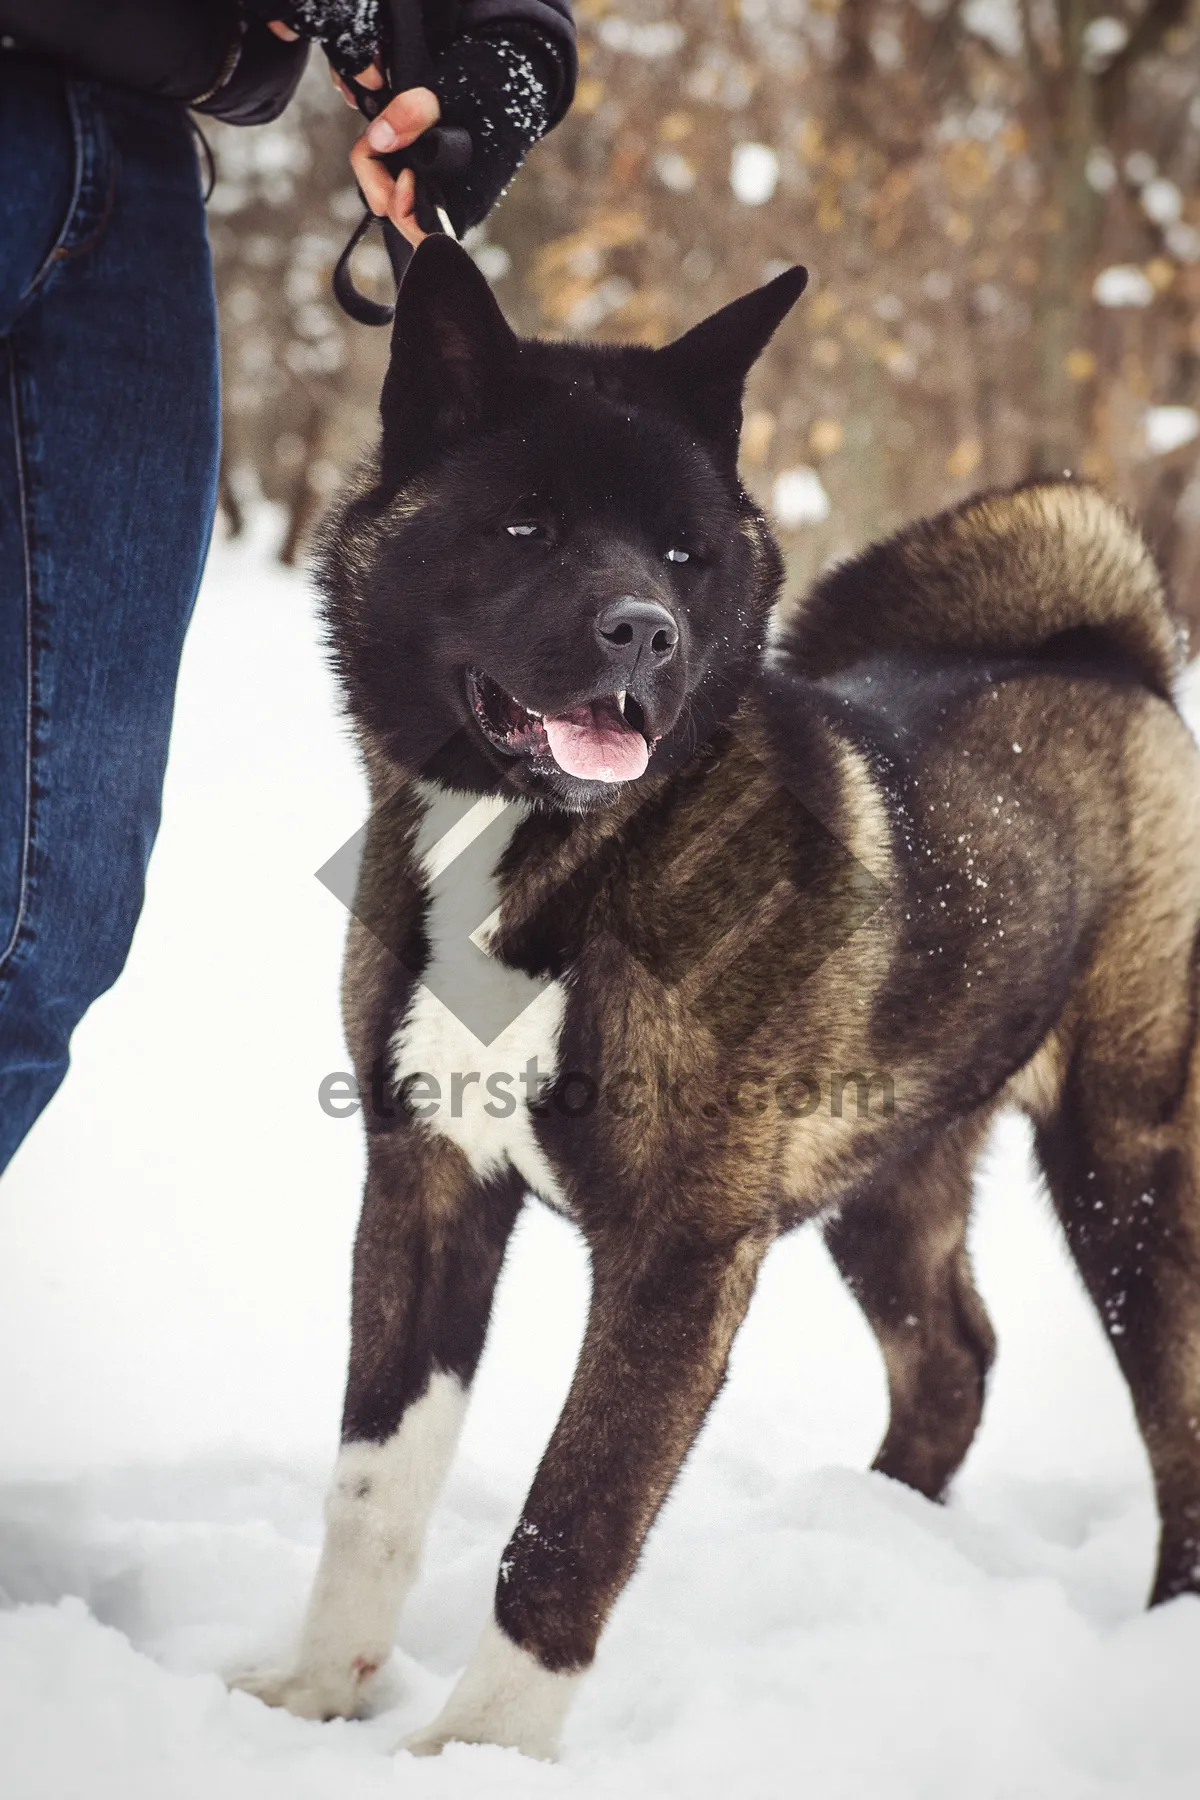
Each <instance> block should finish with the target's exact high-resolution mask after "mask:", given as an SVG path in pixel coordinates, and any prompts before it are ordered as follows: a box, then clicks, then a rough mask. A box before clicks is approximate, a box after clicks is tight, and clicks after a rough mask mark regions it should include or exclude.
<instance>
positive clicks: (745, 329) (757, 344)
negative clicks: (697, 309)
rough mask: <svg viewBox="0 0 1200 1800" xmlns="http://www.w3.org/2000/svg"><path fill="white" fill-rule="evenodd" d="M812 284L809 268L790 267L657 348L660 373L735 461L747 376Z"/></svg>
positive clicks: (699, 425) (694, 419) (691, 416)
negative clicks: (670, 342) (779, 327)
mask: <svg viewBox="0 0 1200 1800" xmlns="http://www.w3.org/2000/svg"><path fill="white" fill-rule="evenodd" d="M807 286H808V270H807V269H802V268H800V267H798V266H797V267H796V268H794V269H785V270H784V272H783V274H782V275H777V276H776V277H775V279H774V281H768V282H767V284H766V285H765V287H760V288H755V289H754V291H753V293H750V294H743V295H742V297H741V299H740V300H731V301H730V303H729V305H728V306H723V307H722V308H721V310H720V312H715V313H711V314H710V315H709V317H708V318H707V319H703V320H701V322H700V324H699V325H694V326H693V327H692V329H691V331H689V332H686V333H685V334H684V336H683V337H681V338H676V340H675V342H674V343H673V344H668V345H667V346H666V348H665V349H664V350H659V351H657V352H656V353H655V359H654V360H655V364H656V367H657V369H658V372H659V374H660V375H661V376H662V377H663V378H664V379H665V380H666V382H667V385H668V387H669V389H670V390H671V392H672V394H673V395H674V397H675V399H676V401H677V402H678V403H679V404H680V405H681V406H682V407H683V409H684V411H685V413H686V414H687V416H688V418H689V419H690V420H691V422H692V423H693V425H695V426H696V428H697V429H698V430H699V431H700V432H701V433H702V434H703V436H704V437H705V438H706V439H707V440H708V441H709V442H710V443H714V444H717V445H719V446H720V447H721V448H722V449H723V450H725V451H726V452H728V451H730V450H732V453H733V456H734V460H735V461H736V458H737V440H738V434H739V432H740V431H741V429H742V389H743V388H744V387H745V385H746V377H747V375H749V373H750V371H751V369H752V368H753V367H754V364H755V363H756V362H757V361H758V359H759V357H760V356H761V355H762V353H763V351H764V350H765V349H766V347H767V345H768V344H769V343H770V341H771V338H772V337H773V336H774V333H775V331H776V329H777V327H778V326H779V325H780V324H781V323H782V321H783V319H784V318H785V317H786V316H787V314H788V313H789V312H790V311H791V309H792V307H793V306H794V305H795V304H796V302H797V300H798V299H799V298H800V296H801V294H802V293H803V292H804V290H805V288H806V287H807Z"/></svg>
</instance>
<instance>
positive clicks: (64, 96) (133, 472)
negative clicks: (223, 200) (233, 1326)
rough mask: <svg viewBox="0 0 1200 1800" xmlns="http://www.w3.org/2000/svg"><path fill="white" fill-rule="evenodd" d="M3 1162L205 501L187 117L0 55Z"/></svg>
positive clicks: (180, 618)
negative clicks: (1, 194)
mask: <svg viewBox="0 0 1200 1800" xmlns="http://www.w3.org/2000/svg"><path fill="white" fill-rule="evenodd" d="M0 192H2V193H3V203H2V206H0V390H2V392H0V1169H3V1168H4V1166H5V1165H6V1163H7V1162H8V1160H9V1158H10V1157H11V1156H12V1154H13V1152H14V1150H15V1149H16V1148H17V1145H18V1144H19V1143H20V1142H21V1139H22V1138H23V1137H24V1135H25V1133H26V1132H27V1131H28V1129H29V1127H30V1126H31V1125H32V1123H33V1121H34V1120H35V1119H36V1118H37V1116H38V1114H39V1112H40V1111H41V1110H42V1108H43V1107H44V1106H45V1104H46V1102H47V1101H48V1100H49V1099H50V1097H51V1095H52V1094H53V1093H54V1091H55V1089H56V1088H57V1087H58V1085H59V1083H60V1082H61V1080H62V1078H63V1076H64V1074H65V1073H66V1069H67V1062H68V1046H69V1044H70V1039H71V1033H72V1031H73V1030H74V1028H75V1026H76V1025H77V1024H78V1022H79V1020H80V1018H81V1017H82V1016H83V1014H84V1012H85V1011H86V1010H87V1008H88V1007H89V1006H90V1005H91V1002H92V1001H93V1000H94V999H95V998H96V996H97V995H98V994H101V993H103V992H104V990H105V988H107V987H109V986H111V984H112V982H113V981H115V980H116V977H117V976H118V974H119V973H120V971H121V968H122V966H123V964H124V961H125V957H126V953H127V951H128V949H129V943H130V939H131V938H132V935H133V928H134V925H135V924H136V922H137V917H138V913H139V911H140V909H141V904H142V893H143V884H144V879H145V872H146V863H147V859H148V857H149V854H150V848H151V845H152V844H153V842H154V836H155V832H156V830H157V828H158V818H159V806H160V799H161V790H162V780H163V770H164V767H165V763H166V755H167V740H168V737H169V735H170V729H171V710H172V705H173V702H174V694H175V681H176V675H177V673H178V668H179V656H180V651H181V649H182V646H183V637H184V632H185V630H186V629H187V623H188V619H189V617H190V614H191V610H192V605H193V602H194V600H195V595H196V588H197V586H198V584H199V580H200V573H201V569H202V567H203V563H204V556H205V551H206V549H207V546H208V539H209V534H210V531H211V528H212V519H213V512H214V507H215V502H216V473H217V448H218V431H219V410H218V389H217V352H216V320H215V309H214V304H213V290H212V269H211V263H210V259H209V253H208V243H207V238H206V236H205V226H204V208H203V202H202V198H201V193H200V183H199V177H198V169H197V161H196V155H195V151H194V146H193V142H192V137H191V132H190V128H189V126H188V122H187V118H186V115H185V113H184V111H183V109H182V107H180V106H178V105H176V104H174V103H173V102H170V101H163V100H158V99H152V98H149V97H146V96H142V95H138V94H134V93H131V92H126V91H125V90H121V89H117V88H111V87H104V86H100V85H99V84H97V83H94V82H90V81H84V80H76V79H74V78H69V77H67V76H65V75H64V74H63V73H62V72H61V71H60V70H58V69H57V68H56V67H55V66H54V65H53V64H50V63H46V62H39V61H37V60H35V59H32V58H28V57H17V56H15V55H13V54H4V53H0Z"/></svg>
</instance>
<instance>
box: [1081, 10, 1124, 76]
mask: <svg viewBox="0 0 1200 1800" xmlns="http://www.w3.org/2000/svg"><path fill="white" fill-rule="evenodd" d="M1128 42H1129V27H1128V25H1126V23H1125V21H1124V19H1114V18H1113V17H1112V16H1111V14H1104V15H1103V16H1102V17H1101V18H1098V19H1090V20H1089V21H1088V23H1087V25H1086V26H1085V27H1084V31H1083V61H1084V66H1085V67H1086V68H1088V69H1091V70H1093V71H1098V70H1100V69H1105V68H1107V67H1108V65H1109V63H1110V62H1112V60H1113V58H1114V57H1115V56H1119V55H1120V53H1121V51H1122V50H1123V49H1124V48H1125V46H1126V44H1127V43H1128Z"/></svg>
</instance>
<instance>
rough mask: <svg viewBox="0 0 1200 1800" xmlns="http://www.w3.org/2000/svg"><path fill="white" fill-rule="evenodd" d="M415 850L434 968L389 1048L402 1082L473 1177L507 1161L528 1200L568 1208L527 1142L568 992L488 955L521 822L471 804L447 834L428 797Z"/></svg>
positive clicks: (505, 806) (553, 1070)
mask: <svg viewBox="0 0 1200 1800" xmlns="http://www.w3.org/2000/svg"><path fill="white" fill-rule="evenodd" d="M429 799H430V805H429V811H428V813H427V815H426V820H425V824H424V825H423V827H422V832H421V835H420V836H419V837H418V842H417V853H418V855H419V856H420V857H421V860H422V863H423V866H424V871H425V877H426V880H427V882H428V884H429V907H428V910H427V912H426V916H425V930H426V935H427V936H428V939H429V962H428V965H427V966H426V969H425V973H424V976H423V978H422V980H421V981H419V982H418V983H417V984H416V986H415V988H414V990H413V996H412V999H411V1001H410V1003H409V1007H408V1011H407V1012H406V1013H405V1015H404V1019H403V1021H402V1023H401V1025H400V1028H399V1030H398V1031H397V1032H396V1034H395V1037H394V1038H393V1040H392V1058H393V1069H394V1072H395V1076H396V1079H397V1081H411V1082H412V1084H413V1085H412V1087H411V1089H410V1100H411V1104H412V1106H413V1110H414V1111H415V1112H416V1114H417V1116H418V1117H419V1118H421V1119H422V1120H423V1121H424V1124H425V1126H426V1128H427V1129H428V1130H431V1131H437V1132H440V1133H441V1134H442V1135H443V1136H445V1137H448V1138H450V1139H451V1140H452V1141H453V1142H454V1143H456V1144H457V1145H458V1147H459V1149H460V1150H462V1152H463V1154H464V1155H465V1156H466V1158H467V1160H468V1162H469V1163H470V1164H471V1167H472V1168H473V1169H474V1171H475V1173H476V1174H477V1175H480V1176H486V1175H490V1174H492V1173H494V1172H495V1171H496V1170H497V1169H501V1168H503V1167H504V1165H505V1164H506V1163H511V1165H512V1166H513V1168H514V1169H516V1170H517V1172H518V1173H519V1174H520V1175H521V1176H522V1177H523V1179H524V1180H525V1181H527V1182H528V1184H529V1186H530V1187H531V1188H532V1189H533V1190H534V1192H535V1193H538V1194H541V1195H542V1196H543V1198H545V1199H547V1200H550V1201H552V1202H555V1203H557V1204H559V1205H563V1204H565V1202H564V1198H563V1195H562V1194H561V1192H560V1190H559V1187H558V1183H557V1181H556V1179H555V1176H554V1173H553V1171H552V1169H551V1168H550V1165H549V1163H548V1162H547V1161H546V1158H545V1156H544V1155H543V1153H542V1149H541V1146H540V1144H539V1143H538V1141H537V1138H536V1137H535V1135H534V1129H533V1120H532V1118H531V1117H530V1114H529V1102H530V1101H531V1100H534V1099H536V1098H537V1094H538V1090H539V1086H540V1087H542V1088H544V1087H546V1086H547V1085H548V1084H549V1083H550V1082H551V1081H553V1079H554V1077H555V1075H556V1074H557V1072H558V1040H559V1034H560V1031H561V1029H562V1020H563V1010H564V1005H565V994H564V992H563V988H562V985H561V983H559V982H557V981H548V982H538V981H534V980H532V979H531V978H530V977H529V976H527V975H524V974H522V973H521V972H520V971H519V970H516V969H511V968H509V967H507V966H506V965H505V964H504V963H501V962H499V961H498V960H497V959H496V958H495V957H493V956H490V955H489V954H488V949H487V946H488V943H489V941H490V938H491V933H492V930H493V928H494V925H495V920H496V914H497V911H498V908H499V904H500V889H499V884H498V882H497V881H496V877H495V871H496V865H497V864H498V862H499V861H500V858H501V857H502V856H503V854H504V852H505V850H506V849H507V848H508V845H509V843H510V842H511V840H512V835H513V833H514V831H515V830H516V829H517V827H518V825H520V824H521V822H522V820H523V819H525V818H526V817H527V814H526V812H525V809H524V808H523V807H522V806H521V805H519V804H518V803H516V802H513V801H507V800H503V799H500V798H489V799H481V800H477V801H476V802H475V804H474V805H473V806H470V807H469V808H468V809H467V810H465V811H462V810H460V812H459V816H458V817H457V818H455V819H453V822H452V823H450V824H449V825H447V807H446V801H447V800H448V799H449V796H445V795H443V794H441V793H440V791H439V790H432V791H431V792H430V795H429Z"/></svg>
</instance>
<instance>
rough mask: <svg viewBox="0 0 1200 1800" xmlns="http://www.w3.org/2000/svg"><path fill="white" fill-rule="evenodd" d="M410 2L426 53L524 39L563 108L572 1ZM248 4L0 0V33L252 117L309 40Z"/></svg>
mask: <svg viewBox="0 0 1200 1800" xmlns="http://www.w3.org/2000/svg"><path fill="white" fill-rule="evenodd" d="M419 4H420V5H421V10H422V13H423V14H424V16H425V20H426V36H427V38H428V39H429V42H430V47H431V49H432V50H433V52H434V55H435V60H436V59H439V58H440V57H441V56H444V55H445V54H446V53H447V52H448V51H449V48H450V46H451V44H452V43H453V42H454V41H455V40H457V39H460V38H462V37H464V36H465V37H468V38H472V39H475V40H476V41H478V40H479V39H485V40H491V41H493V42H495V41H497V40H499V39H500V38H504V37H510V38H513V39H514V41H516V42H517V43H518V44H522V45H525V46H528V47H530V48H532V50H533V54H534V55H535V57H536V58H538V65H539V73H540V74H541V75H542V77H543V79H544V81H545V82H546V83H547V104H546V108H545V109H544V110H545V111H546V119H545V124H544V125H543V129H548V128H549V126H550V125H553V124H555V123H556V122H557V120H558V119H559V118H561V117H562V115H563V113H564V112H565V111H566V109H567V107H568V106H569V105H570V102H571V95H572V93H573V91H574V86H575V73H576V59H575V29H574V25H573V22H572V18H571V0H461V4H454V5H453V6H452V5H451V0H419ZM277 10H278V11H279V12H283V11H285V10H286V8H284V7H280V8H278V9H277ZM256 11H257V8H255V7H254V6H253V5H251V6H247V7H243V6H242V5H240V4H239V3H238V0H0V36H3V38H4V39H6V40H11V42H12V44H13V45H15V47H16V49H17V50H18V51H33V52H36V53H39V54H41V55H45V56H52V57H55V58H56V59H58V60H60V61H61V62H63V63H65V64H66V65H67V66H68V67H69V68H72V69H75V70H77V71H78V72H79V73H81V74H84V75H90V76H92V77H94V78H95V79H97V80H100V81H110V82H114V83H116V84H117V85H118V86H122V87H132V88H137V89H139V90H140V91H141V92H143V93H151V94H160V95H162V96H163V97H164V98H166V99H171V100H180V101H183V102H184V103H185V104H187V105H189V106H193V107H196V108H197V109H198V110H200V111H202V112H211V113H213V114H215V115H216V116H217V117H218V118H222V119H226V120H228V121H230V122H231V123H233V124H239V125H257V124H262V123H265V122H266V121H267V120H270V119H274V118H277V117H278V116H279V114H280V113H281V112H282V111H283V109H284V107H285V106H286V105H287V103H288V101H289V100H290V99H291V97H292V94H293V93H294V92H295V89H296V84H297V82H298V81H299V79H300V76H301V74H302V73H303V70H304V64H305V60H306V58H307V55H308V45H307V44H306V43H304V42H303V41H301V42H298V43H295V44H284V43H281V42H280V40H279V39H278V38H276V37H275V36H274V35H273V34H272V33H271V32H269V31H268V30H267V27H266V23H265V20H264V19H263V18H261V17H255V16H253V15H254V13H255V12H256ZM6 47H8V46H7V45H6ZM539 52H540V55H539ZM538 135H540V133H539V134H538ZM527 147H528V146H526V148H527Z"/></svg>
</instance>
